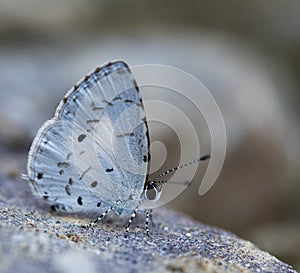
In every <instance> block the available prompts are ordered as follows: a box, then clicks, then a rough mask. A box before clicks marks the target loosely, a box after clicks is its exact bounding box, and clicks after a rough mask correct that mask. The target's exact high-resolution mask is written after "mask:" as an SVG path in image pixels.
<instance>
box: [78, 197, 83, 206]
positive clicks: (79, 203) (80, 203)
mask: <svg viewBox="0 0 300 273" xmlns="http://www.w3.org/2000/svg"><path fill="white" fill-rule="evenodd" d="M77 203H78V205H80V206H82V204H83V203H82V197H81V196H78V198H77Z"/></svg>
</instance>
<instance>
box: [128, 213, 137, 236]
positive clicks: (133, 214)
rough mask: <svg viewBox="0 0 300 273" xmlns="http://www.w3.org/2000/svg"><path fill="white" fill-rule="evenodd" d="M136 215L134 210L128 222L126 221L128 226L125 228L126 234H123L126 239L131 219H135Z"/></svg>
mask: <svg viewBox="0 0 300 273" xmlns="http://www.w3.org/2000/svg"><path fill="white" fill-rule="evenodd" d="M136 214H137V209H135V210H134V211H133V212H132V214H131V217H130V219H129V221H128V225H127V227H126V234H125V237H127V234H128V232H129V228H130V226H131V223H132V221H133V219H134V218H135V217H136Z"/></svg>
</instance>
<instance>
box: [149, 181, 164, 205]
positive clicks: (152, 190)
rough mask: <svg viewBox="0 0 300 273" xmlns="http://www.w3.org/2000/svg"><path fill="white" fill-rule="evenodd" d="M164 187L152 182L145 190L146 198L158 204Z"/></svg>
mask: <svg viewBox="0 0 300 273" xmlns="http://www.w3.org/2000/svg"><path fill="white" fill-rule="evenodd" d="M161 193H162V187H161V186H160V187H159V186H157V185H156V183H155V182H153V181H150V182H149V184H148V185H147V187H146V190H145V198H146V199H147V200H148V201H151V202H156V201H158V200H159V199H160V196H161Z"/></svg>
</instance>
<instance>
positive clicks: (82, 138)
mask: <svg viewBox="0 0 300 273" xmlns="http://www.w3.org/2000/svg"><path fill="white" fill-rule="evenodd" d="M85 138H86V134H81V135H79V136H78V138H77V140H78V142H82V141H83V140H84V139H85Z"/></svg>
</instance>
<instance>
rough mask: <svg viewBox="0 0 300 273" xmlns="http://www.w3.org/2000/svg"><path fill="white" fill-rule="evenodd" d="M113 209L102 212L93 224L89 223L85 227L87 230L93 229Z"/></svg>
mask: <svg viewBox="0 0 300 273" xmlns="http://www.w3.org/2000/svg"><path fill="white" fill-rule="evenodd" d="M112 209H113V208H112V207H110V208H109V209H107V210H106V211H104V212H103V213H102V214H101V215H100V216H99V217H97V219H96V220H95V221H93V222H91V223H90V224H89V225H87V226H86V227H87V228H91V227H93V226H94V225H95V224H96V223H98V222H99V221H101V220H102V219H103V218H104V217H105V216H106V215H107V214H108V213H109V211H110V210H112Z"/></svg>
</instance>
